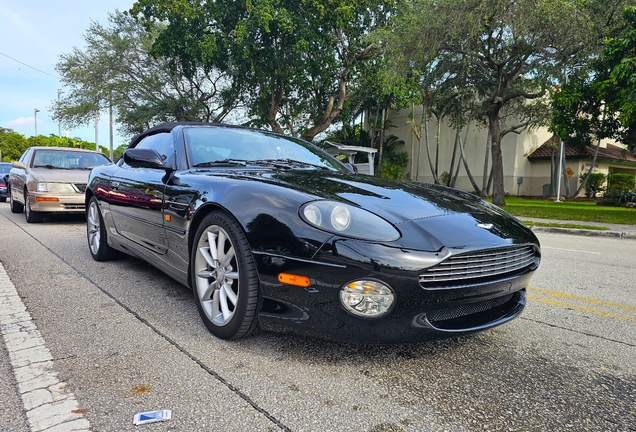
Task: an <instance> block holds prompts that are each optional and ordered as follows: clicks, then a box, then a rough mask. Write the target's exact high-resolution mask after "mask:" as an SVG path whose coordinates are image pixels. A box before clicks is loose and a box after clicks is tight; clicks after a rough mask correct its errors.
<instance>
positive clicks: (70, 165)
mask: <svg viewBox="0 0 636 432" xmlns="http://www.w3.org/2000/svg"><path fill="white" fill-rule="evenodd" d="M109 163H110V160H109V159H108V158H107V157H106V156H104V155H103V154H101V153H89V152H80V151H74V150H49V149H39V150H36V151H35V154H34V155H33V163H32V165H31V166H32V167H33V168H51V169H92V168H94V167H96V166H98V165H107V164H109Z"/></svg>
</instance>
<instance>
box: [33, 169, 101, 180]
mask: <svg viewBox="0 0 636 432" xmlns="http://www.w3.org/2000/svg"><path fill="white" fill-rule="evenodd" d="M29 174H30V175H31V176H32V177H33V179H34V180H37V181H40V182H49V183H86V182H88V175H89V174H90V170H82V169H49V168H37V169H33V168H31V170H30V171H29Z"/></svg>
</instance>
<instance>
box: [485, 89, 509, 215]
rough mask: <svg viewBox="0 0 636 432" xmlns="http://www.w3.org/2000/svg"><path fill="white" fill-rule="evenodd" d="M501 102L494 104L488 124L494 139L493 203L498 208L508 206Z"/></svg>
mask: <svg viewBox="0 0 636 432" xmlns="http://www.w3.org/2000/svg"><path fill="white" fill-rule="evenodd" d="M500 109H501V102H499V103H497V101H495V102H493V104H492V106H491V108H490V113H489V114H488V122H489V128H490V135H491V137H492V169H493V174H492V182H493V187H492V203H493V204H494V205H497V206H505V205H506V197H505V194H506V191H505V189H504V173H503V156H502V153H501V125H500V123H499V111H500Z"/></svg>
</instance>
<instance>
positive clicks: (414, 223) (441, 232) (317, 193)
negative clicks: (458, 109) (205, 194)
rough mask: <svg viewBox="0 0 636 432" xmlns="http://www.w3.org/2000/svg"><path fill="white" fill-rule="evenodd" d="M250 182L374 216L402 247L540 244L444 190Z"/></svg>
mask: <svg viewBox="0 0 636 432" xmlns="http://www.w3.org/2000/svg"><path fill="white" fill-rule="evenodd" d="M248 175H249V174H248ZM250 177H252V180H258V181H264V182H268V183H271V182H273V183H276V184H278V185H279V186H281V187H284V188H285V189H287V190H289V189H294V190H296V191H298V192H304V193H305V194H308V195H310V196H311V197H308V199H307V201H309V200H310V199H311V198H313V199H332V200H337V201H345V202H348V203H350V204H352V205H355V206H358V207H361V208H363V209H365V210H367V211H370V212H372V213H375V214H376V215H378V216H380V217H382V218H383V219H385V220H387V221H389V222H391V223H392V224H393V225H395V226H396V227H397V228H398V229H399V230H400V232H401V233H402V238H401V240H400V241H398V243H399V244H397V245H396V246H399V247H406V248H414V249H420V250H422V249H425V250H439V249H440V248H442V247H444V246H446V247H450V248H459V249H469V248H482V247H486V246H491V247H496V246H502V245H506V244H511V243H527V242H535V243H536V242H537V241H536V237H535V236H534V234H533V233H532V232H531V231H530V230H528V229H527V228H526V227H525V226H524V225H522V224H521V223H520V222H519V221H518V220H517V219H515V218H514V217H512V216H510V215H509V214H508V213H506V212H505V211H503V210H502V209H500V208H498V207H496V206H494V205H492V204H490V203H488V202H486V201H484V200H482V199H480V198H479V197H477V196H475V195H472V194H470V193H466V192H462V191H459V190H456V189H452V188H448V187H444V186H440V185H434V184H428V183H420V182H411V181H392V180H385V179H380V178H377V177H372V176H366V175H348V174H340V173H329V172H320V171H313V170H307V171H302V170H290V171H279V172H276V173H271V174H266V175H263V173H259V174H254V175H253V176H251V175H250ZM414 239H417V240H414Z"/></svg>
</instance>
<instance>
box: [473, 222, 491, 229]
mask: <svg viewBox="0 0 636 432" xmlns="http://www.w3.org/2000/svg"><path fill="white" fill-rule="evenodd" d="M477 226H478V227H479V228H483V229H485V230H489V229H492V227H494V225H493V224H491V223H478V224H477Z"/></svg>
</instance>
